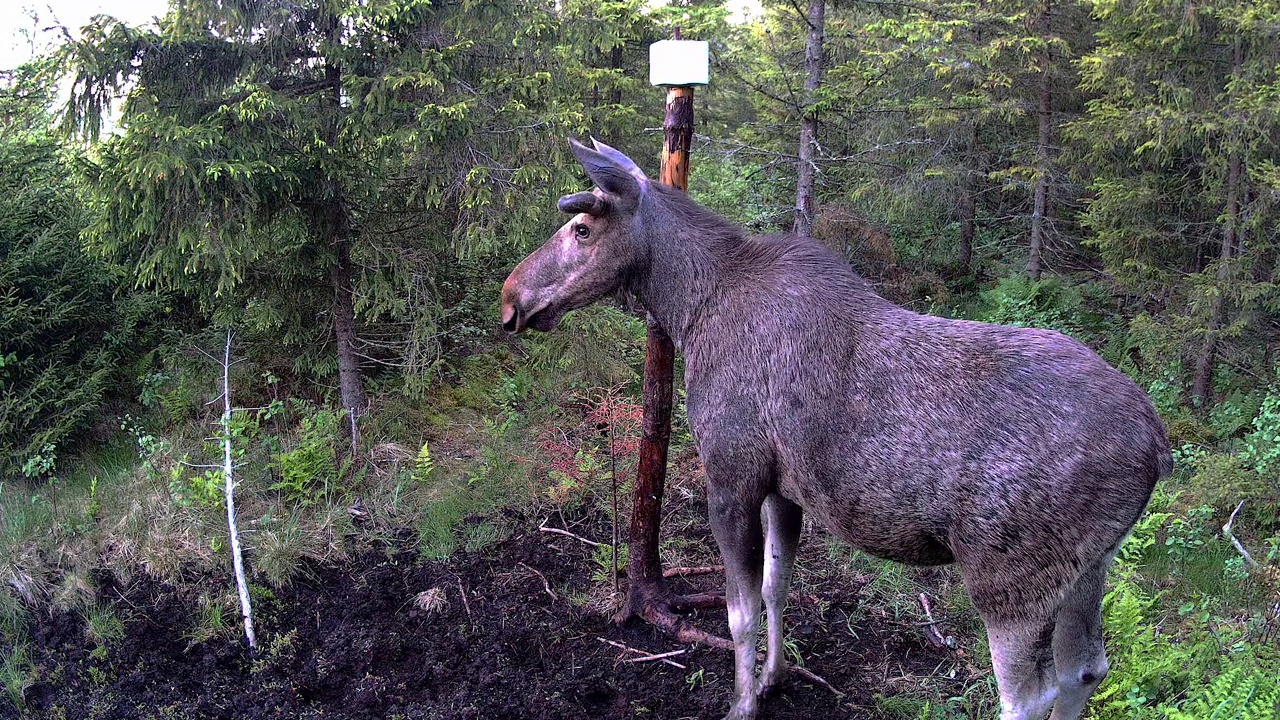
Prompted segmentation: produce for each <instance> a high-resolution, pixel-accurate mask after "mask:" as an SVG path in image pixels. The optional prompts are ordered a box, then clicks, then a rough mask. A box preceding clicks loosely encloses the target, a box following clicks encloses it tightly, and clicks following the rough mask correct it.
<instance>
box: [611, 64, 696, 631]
mask: <svg viewBox="0 0 1280 720" xmlns="http://www.w3.org/2000/svg"><path fill="white" fill-rule="evenodd" d="M663 130H664V142H663V147H662V167H661V170H660V172H659V177H658V180H659V182H661V183H663V184H665V185H670V186H672V187H676V188H679V189H681V190H688V188H689V150H690V148H691V147H692V145H693V88H691V87H672V88H668V89H667V114H666V119H665V121H664V122H663ZM675 355H676V351H675V344H674V343H672V342H671V338H670V336H668V335H667V333H666V331H665V330H663V328H662V326H661V325H659V324H658V323H657V321H655V320H654V319H653V317H652V316H651V317H649V319H648V333H647V339H646V344H645V361H644V389H643V405H644V423H643V429H642V432H641V436H640V462H639V467H638V469H637V472H636V488H635V496H634V506H633V508H632V512H631V544H630V554H629V558H628V563H629V564H628V567H627V578H628V580H629V583H628V586H627V601H626V603H625V604H624V606H623V607H622V609H621V610H620V611H619V612H618V614H617V615H616V616H615V618H614V619H615V620H616V621H617V622H623V621H625V620H627V619H629V618H631V617H632V616H635V615H639V616H641V617H644V618H645V619H646V620H649V621H650V622H652V623H654V624H655V625H658V626H659V627H664V628H668V629H670V628H671V627H673V626H674V624H675V623H676V622H677V621H676V619H675V617H674V616H673V615H672V614H671V611H670V609H669V604H670V596H671V593H670V591H669V590H668V589H667V586H666V581H665V579H664V578H663V576H662V561H661V559H660V558H659V557H658V536H659V531H660V529H661V522H662V494H663V492H664V489H665V486H666V479H667V449H668V447H669V445H670V441H671V406H672V391H673V385H674V382H675V380H674V378H675V369H674V368H675Z"/></svg>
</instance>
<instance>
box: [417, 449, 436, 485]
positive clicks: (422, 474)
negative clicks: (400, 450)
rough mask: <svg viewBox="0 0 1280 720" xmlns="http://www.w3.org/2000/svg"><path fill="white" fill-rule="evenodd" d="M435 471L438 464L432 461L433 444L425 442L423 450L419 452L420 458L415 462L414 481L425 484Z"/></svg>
mask: <svg viewBox="0 0 1280 720" xmlns="http://www.w3.org/2000/svg"><path fill="white" fill-rule="evenodd" d="M435 469H436V463H435V461H434V460H432V459H431V444H430V443H429V442H425V441H424V442H423V443H422V449H421V450H419V451H418V457H417V458H416V459H415V460H414V462H413V479H414V480H417V481H418V482H425V481H426V479H427V478H428V477H430V475H431V473H432V472H433V471H434V470H435Z"/></svg>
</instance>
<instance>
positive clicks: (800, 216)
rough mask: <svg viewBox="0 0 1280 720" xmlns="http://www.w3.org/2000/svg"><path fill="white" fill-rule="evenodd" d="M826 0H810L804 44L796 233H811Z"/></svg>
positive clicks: (797, 172) (797, 171)
mask: <svg viewBox="0 0 1280 720" xmlns="http://www.w3.org/2000/svg"><path fill="white" fill-rule="evenodd" d="M826 15H827V3H826V0H809V15H808V23H809V36H808V39H807V40H806V41H805V45H804V69H805V76H804V107H802V108H800V113H801V115H800V147H799V161H798V162H799V166H798V168H797V169H796V217H795V222H794V225H793V230H794V231H795V233H796V234H797V235H805V236H809V235H813V221H814V194H815V192H816V190H815V185H816V179H817V178H816V175H817V167H816V165H815V164H814V159H813V157H814V152H813V151H814V146H815V145H816V144H817V140H818V116H817V113H816V112H815V111H814V108H813V105H814V102H815V101H816V99H817V97H816V96H817V92H818V88H819V87H821V86H822V39H823V37H822V36H823V31H824V29H825V25H826Z"/></svg>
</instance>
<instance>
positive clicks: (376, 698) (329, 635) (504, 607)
mask: <svg viewBox="0 0 1280 720" xmlns="http://www.w3.org/2000/svg"><path fill="white" fill-rule="evenodd" d="M522 527H523V528H525V529H524V530H523V531H520V532H517V533H516V534H515V535H514V536H512V537H510V538H509V539H507V540H505V541H503V542H501V543H499V544H497V545H494V546H492V547H490V548H489V549H487V550H485V551H483V552H478V553H459V554H458V555H456V556H455V557H454V558H453V559H452V560H450V561H445V562H421V561H419V560H418V558H417V556H416V554H415V552H413V551H412V550H409V549H404V550H396V549H394V548H393V549H391V550H386V551H384V550H379V551H369V552H367V553H366V554H364V555H362V556H360V557H358V558H356V559H355V560H354V561H352V562H348V563H345V564H342V565H335V566H324V567H317V568H313V569H312V572H311V573H310V579H309V580H307V581H306V582H304V583H300V584H298V585H296V586H294V587H293V588H291V589H289V590H286V591H281V592H278V593H276V597H275V598H274V600H272V601H270V602H263V603H261V605H262V607H261V610H260V615H261V617H260V619H259V627H258V637H259V644H260V650H261V652H260V657H259V658H258V659H257V660H253V659H251V658H250V657H249V655H248V653H247V652H246V651H245V650H244V649H243V647H242V645H241V644H240V643H238V642H236V641H235V640H234V639H227V638H219V639H214V640H205V641H202V642H194V643H193V642H192V640H191V639H190V637H189V635H190V632H189V631H190V628H191V627H193V626H194V625H195V613H196V612H197V604H196V603H195V602H194V600H193V598H194V596H195V593H196V590H195V589H193V588H192V587H189V586H186V585H184V586H183V587H181V588H180V587H172V586H167V585H162V584H158V583H156V582H154V581H150V580H146V579H138V580H135V581H134V582H132V583H130V584H128V585H127V586H121V585H117V584H115V583H113V582H112V581H111V579H110V578H100V582H99V584H100V586H101V589H102V590H104V591H105V592H104V595H105V596H106V597H109V598H112V599H113V600H114V601H115V606H116V607H117V608H118V610H119V612H120V614H121V615H122V616H124V617H126V618H127V621H126V624H125V628H126V637H125V638H124V639H123V640H120V641H116V642H114V643H112V644H111V645H110V647H109V648H108V649H107V650H106V652H103V651H101V650H99V651H98V652H96V653H95V652H94V646H93V644H92V643H90V642H88V641H87V640H86V638H85V630H84V628H85V623H84V620H83V619H82V618H81V617H80V616H79V615H78V614H75V613H60V614H55V615H54V616H52V617H50V618H47V619H46V620H44V621H42V622H40V623H39V624H38V625H37V626H36V627H35V628H33V632H32V635H33V637H32V640H33V642H32V652H33V655H34V658H33V659H34V661H35V663H36V665H37V667H38V682H37V683H36V685H35V686H33V687H31V688H29V689H28V691H27V693H26V697H27V704H28V711H29V713H30V714H31V715H33V716H35V717H38V718H112V719H114V720H132V719H138V720H142V719H152V718H155V719H159V718H183V719H186V720H196V719H204V718H209V719H213V718H220V719H221V718H226V719H231V718H236V719H238V720H243V719H252V718H299V717H301V718H316V717H324V718H337V719H340V720H341V719H348V718H349V719H352V720H356V719H359V720H365V719H372V718H379V719H382V718H460V719H462V718H476V719H480V718H484V719H486V720H487V719H490V718H520V719H521V720H537V719H541V718H548V719H549V718H556V719H557V720H559V719H564V718H662V719H666V718H673V719H674V718H700V719H701V718H706V719H712V718H720V717H722V716H723V714H724V712H725V711H726V710H727V708H728V704H729V698H730V693H731V690H732V685H733V670H732V665H731V661H730V656H729V654H728V653H727V652H723V651H719V650H713V649H708V648H700V647H699V648H690V649H689V651H688V652H687V654H685V655H682V656H679V657H677V658H674V659H675V660H676V661H678V662H680V663H681V664H683V665H685V666H687V668H686V669H679V668H675V667H671V666H669V665H664V664H662V663H658V662H649V663H642V664H632V663H627V662H620V661H619V656H620V655H621V652H620V651H619V650H618V649H617V648H614V647H611V646H608V645H606V644H604V643H602V642H600V641H599V640H598V638H607V639H610V640H613V641H616V642H620V643H623V644H625V645H628V646H631V647H634V648H640V649H643V650H646V651H649V652H664V651H669V650H673V649H677V646H676V645H675V644H674V643H672V642H671V641H670V640H669V639H667V638H666V637H665V636H663V635H661V634H660V633H658V632H656V631H655V630H653V629H652V628H650V627H649V626H647V625H644V624H639V623H635V624H631V625H628V626H625V627H618V626H615V625H614V624H613V623H612V622H611V621H610V620H609V618H608V617H606V616H605V615H603V614H602V613H601V612H600V611H599V610H595V609H592V608H591V606H590V604H588V603H584V602H583V598H586V597H587V596H588V595H589V594H590V593H591V591H592V580H591V574H592V572H593V570H595V569H596V568H595V564H594V563H593V562H592V560H591V558H590V554H589V552H588V550H589V548H588V547H586V546H585V545H582V544H580V543H578V542H576V541H574V540H572V539H568V538H561V537H557V536H550V535H546V534H542V533H539V532H537V531H536V530H535V529H532V528H530V527H529V526H528V524H525V525H523V526H522ZM531 569H536V570H538V571H539V572H541V573H542V574H543V575H544V576H545V578H546V580H547V583H548V584H549V585H550V587H551V592H552V593H554V595H555V597H552V596H551V594H549V593H548V592H547V590H546V589H545V588H544V585H543V581H542V579H541V578H539V577H538V576H537V575H536V574H535V573H534V572H532V570H531ZM696 581H697V582H698V583H700V585H701V586H702V588H707V589H710V588H713V587H714V586H716V585H718V584H719V583H721V582H722V578H721V577H720V576H718V575H712V576H708V577H706V578H698V579H696ZM202 582H203V583H205V584H206V585H205V587H206V588H208V587H217V585H214V583H229V582H230V580H229V579H228V578H204V579H202ZM689 582H694V580H693V579H691V580H690V581H689ZM824 585H829V587H821V588H820V589H819V590H818V591H817V592H818V594H808V595H805V594H798V595H797V597H796V599H795V601H794V602H793V603H792V608H791V610H790V611H789V615H788V622H789V627H790V628H791V632H792V636H793V637H794V639H795V641H796V644H797V646H798V649H799V651H800V653H801V655H802V657H803V658H804V660H805V663H806V665H807V666H808V667H809V668H810V669H811V670H813V671H814V672H816V673H818V674H820V675H822V676H824V677H825V678H826V679H828V680H829V681H830V682H831V683H832V684H833V685H835V686H836V687H837V688H840V689H842V690H844V691H845V692H846V693H848V696H847V697H846V698H844V699H843V700H841V699H838V698H837V697H836V696H834V695H833V694H831V693H830V692H828V691H826V690H823V689H820V688H814V687H811V686H809V685H807V684H804V683H802V682H795V683H793V684H792V686H791V687H790V688H789V689H788V690H787V692H785V693H784V694H783V695H782V696H781V697H778V698H775V699H773V700H770V701H768V702H766V703H765V704H764V705H763V711H762V713H761V717H762V718H765V719H773V720H782V719H785V718H803V719H804V720H813V718H840V717H850V718H853V717H858V718H863V717H874V716H875V713H874V712H872V711H871V708H872V707H873V695H874V694H875V693H877V692H886V693H889V694H892V693H893V692H894V691H893V690H892V689H891V688H889V687H887V686H886V684H885V682H886V679H887V678H890V677H902V676H909V675H913V674H918V675H930V674H932V673H933V672H934V671H935V669H936V668H937V667H938V666H939V665H940V664H943V663H945V662H946V661H947V660H948V658H951V659H952V660H954V655H953V654H952V653H950V651H947V650H940V649H935V648H933V647H930V646H928V645H927V644H925V643H924V642H923V641H922V639H921V638H920V636H919V635H918V634H917V633H915V632H913V631H910V630H905V629H904V628H903V627H901V626H894V625H893V624H891V623H886V622H884V620H883V618H878V617H876V613H874V612H868V609H867V608H860V607H859V604H860V598H859V595H858V592H857V590H858V588H856V587H847V586H846V587H837V586H836V585H838V583H824ZM846 585H847V583H846ZM432 588H438V589H439V592H441V593H443V595H444V596H445V597H446V599H447V603H446V604H445V605H444V607H442V608H440V609H438V610H436V611H426V610H423V609H421V608H420V607H418V603H416V602H415V597H416V596H418V594H419V593H422V592H424V591H428V590H431V589H432ZM462 588H465V590H466V593H467V601H466V603H465V604H464V603H463V602H462V598H461V596H460V589H462ZM597 592H598V590H597ZM851 619H852V620H851ZM695 621H696V622H697V623H698V624H699V625H700V626H701V627H703V628H705V629H708V630H710V631H712V632H716V633H719V634H726V633H727V628H726V621H725V617H724V612H723V611H720V612H706V613H703V614H701V615H700V616H697V617H695ZM229 622H233V621H229ZM11 712H12V709H11V708H10V706H8V705H7V704H5V701H3V700H0V716H3V715H5V714H6V713H11Z"/></svg>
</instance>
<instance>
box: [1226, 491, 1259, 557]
mask: <svg viewBox="0 0 1280 720" xmlns="http://www.w3.org/2000/svg"><path fill="white" fill-rule="evenodd" d="M1243 507H1244V501H1243V500H1241V501H1240V504H1239V505H1237V506H1236V509H1235V510H1233V511H1232V512H1231V519H1230V520H1227V524H1226V525H1223V526H1222V534H1223V535H1224V536H1226V538H1227V539H1228V540H1230V541H1231V544H1232V545H1235V546H1236V551H1238V552H1239V553H1240V557H1242V558H1244V562H1245V564H1246V565H1248V566H1249V569H1250V570H1257V569H1258V568H1260V567H1262V566H1261V565H1259V564H1258V561H1257V560H1254V559H1253V556H1252V555H1250V554H1249V551H1248V550H1245V549H1244V544H1243V543H1241V542H1240V541H1239V540H1237V539H1236V536H1235V535H1233V534H1232V533H1231V527H1232V526H1233V525H1235V524H1236V515H1239V514H1240V508H1243Z"/></svg>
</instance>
